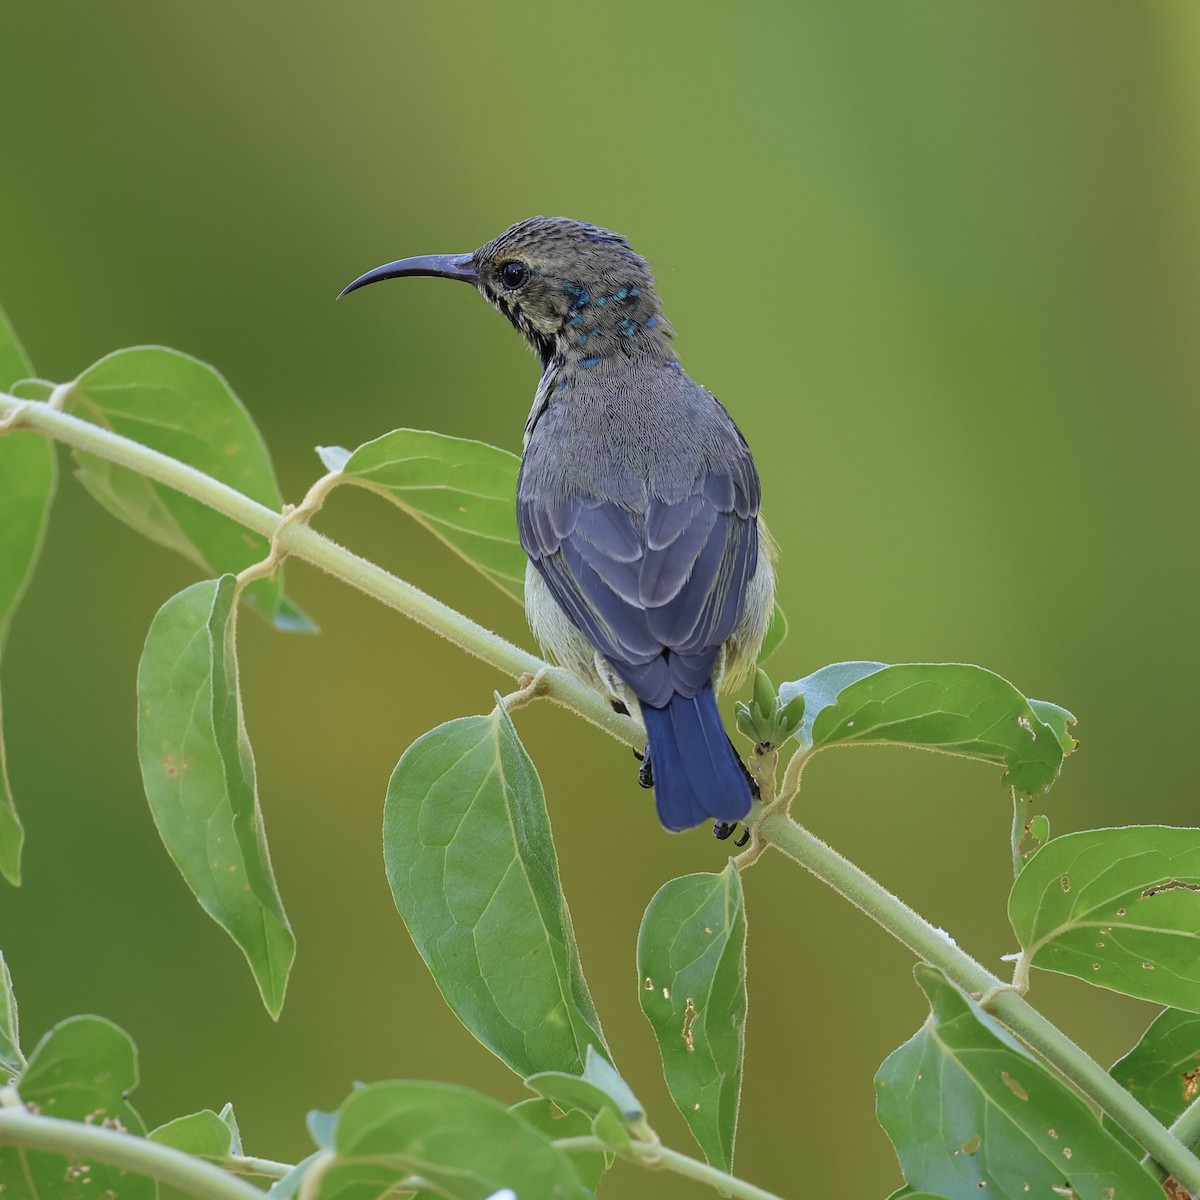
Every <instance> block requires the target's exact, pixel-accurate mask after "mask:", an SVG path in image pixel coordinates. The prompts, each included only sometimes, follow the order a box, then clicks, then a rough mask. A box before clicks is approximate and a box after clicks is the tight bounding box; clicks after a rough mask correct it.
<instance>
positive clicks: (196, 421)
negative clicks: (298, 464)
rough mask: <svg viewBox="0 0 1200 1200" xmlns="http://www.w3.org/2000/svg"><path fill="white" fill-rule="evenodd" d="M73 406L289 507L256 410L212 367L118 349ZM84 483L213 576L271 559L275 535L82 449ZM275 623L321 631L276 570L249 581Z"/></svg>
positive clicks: (74, 391)
mask: <svg viewBox="0 0 1200 1200" xmlns="http://www.w3.org/2000/svg"><path fill="white" fill-rule="evenodd" d="M67 411H68V412H70V413H72V414H73V415H74V416H77V417H81V418H82V419H83V420H85V421H90V422H91V423H92V424H94V425H99V426H101V427H102V428H104V429H111V430H112V431H113V432H114V433H118V434H120V435H121V436H122V437H127V438H131V439H132V440H133V441H136V442H140V443H141V444H142V445H144V446H149V447H151V449H154V450H158V451H160V452H161V453H163V454H167V455H170V457H172V458H176V459H178V460H179V461H180V462H184V463H187V464H188V466H191V467H195V468H196V469H197V470H199V471H203V472H204V474H206V475H211V476H212V477H213V478H214V479H218V480H220V481H221V482H222V483H224V484H228V485H229V486H230V487H232V488H234V489H236V490H237V491H239V492H241V493H242V494H243V495H244V496H249V497H250V499H251V500H257V501H258V502H259V503H260V504H262V505H265V506H266V507H267V508H269V509H271V510H272V511H273V512H280V511H281V510H282V507H283V500H282V497H281V496H280V494H279V485H278V483H276V481H275V468H274V467H273V466H272V465H271V459H270V457H269V455H268V454H267V448H266V446H265V445H264V443H263V440H262V436H261V435H260V434H259V432H258V429H257V427H256V426H255V424H254V422H253V420H252V419H251V417H250V414H249V413H248V412H247V411H246V409H245V408H244V407H243V405H242V402H241V401H240V400H239V399H238V398H237V396H236V395H234V393H233V390H232V389H231V388H230V386H229V384H228V383H227V382H226V381H225V379H224V377H223V376H222V375H220V374H219V373H218V372H217V371H216V370H214V369H213V368H212V367H210V366H208V365H207V364H206V363H202V362H200V361H199V360H198V359H195V358H192V357H191V356H190V355H187V354H181V353H180V352H179V351H178V350H168V349H167V348H166V347H164V346H137V347H135V348H133V349H131V350H118V351H116V352H115V353H113V354H109V355H107V356H106V357H105V358H102V359H100V361H99V362H97V363H94V364H93V365H92V366H90V367H88V369H87V370H86V371H84V373H83V374H82V375H80V376H79V378H78V379H76V380H75V382H74V383H73V384H72V385H71V390H70V394H69V395H68V398H67ZM73 454H74V456H75V461H76V462H77V463H78V465H79V472H78V474H79V479H80V482H81V483H82V484H83V485H84V487H86V488H87V490H88V491H89V492H90V493H91V494H92V496H93V497H94V498H95V499H96V501H97V502H98V503H99V504H100V505H101V506H102V507H104V508H106V509H107V510H108V511H109V512H110V513H112V515H113V516H114V517H116V518H117V519H118V520H120V521H124V522H125V524H126V525H128V526H130V528H132V529H135V530H136V531H137V532H138V533H140V534H142V535H143V536H144V537H148V538H150V540H151V541H155V542H158V543H159V544H160V545H163V546H166V547H168V548H169V549H171V550H175V551H177V552H178V553H180V554H182V555H183V556H184V557H185V558H187V559H190V560H191V561H192V562H194V563H195V564H196V565H197V566H199V567H200V569H201V570H202V571H204V572H205V574H209V575H216V574H221V573H223V572H230V573H236V572H238V571H241V570H242V569H244V568H245V567H248V566H250V565H251V564H252V563H256V562H260V561H261V560H262V559H264V558H266V556H267V553H268V551H269V549H270V547H269V544H268V542H267V539H266V538H265V537H263V536H262V535H261V534H258V533H253V532H251V531H250V530H248V529H246V528H245V527H244V526H242V525H239V524H238V523H237V522H236V521H233V520H231V519H230V518H229V517H225V516H222V515H221V514H220V513H218V512H215V511H214V510H213V509H211V508H209V507H208V506H207V505H205V504H201V503H200V501H198V500H193V499H192V498H191V497H190V496H184V495H182V494H181V493H179V492H177V491H175V490H174V489H172V488H169V487H167V486H166V485H165V484H161V483H156V482H155V481H154V480H152V479H148V478H146V476H144V475H139V474H137V473H136V472H134V471H131V470H129V469H128V468H126V467H120V466H117V465H116V464H114V463H111V462H109V461H107V460H106V459H102V458H98V457H97V456H96V455H94V454H88V453H86V452H85V451H82V450H75V451H73ZM244 597H245V599H246V601H247V603H249V604H250V606H251V607H252V608H254V609H256V610H257V611H258V612H259V613H260V614H262V615H263V616H265V617H266V618H267V620H269V621H271V622H273V623H274V625H275V626H276V628H278V629H284V630H289V631H295V632H311V631H312V630H314V629H315V628H316V626H314V625H313V623H312V621H311V620H310V619H309V618H308V617H307V616H305V614H304V613H302V612H301V611H300V610H299V609H298V608H297V607H296V606H295V605H294V604H293V603H292V602H291V601H290V600H289V599H288V598H287V597H286V596H285V595H284V593H283V572H282V570H279V571H276V572H275V574H274V575H272V576H271V577H269V578H266V579H259V580H256V581H255V582H254V583H252V584H251V585H250V586H249V587H248V588H246V590H245V593H244Z"/></svg>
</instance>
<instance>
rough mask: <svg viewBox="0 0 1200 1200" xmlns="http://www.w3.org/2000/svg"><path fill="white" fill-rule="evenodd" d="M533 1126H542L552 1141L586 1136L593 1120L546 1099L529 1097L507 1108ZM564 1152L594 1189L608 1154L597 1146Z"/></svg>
mask: <svg viewBox="0 0 1200 1200" xmlns="http://www.w3.org/2000/svg"><path fill="white" fill-rule="evenodd" d="M508 1111H509V1112H511V1113H514V1114H515V1115H516V1116H518V1117H520V1118H521V1120H522V1121H527V1122H528V1123H529V1124H530V1125H532V1126H533V1127H534V1129H539V1130H541V1132H542V1133H544V1134H545V1135H546V1136H547V1137H548V1138H549V1139H550V1140H551V1141H555V1140H556V1139H557V1138H569V1137H588V1136H590V1134H591V1132H592V1122H591V1121H590V1120H589V1119H588V1117H586V1116H585V1115H584V1114H583V1113H581V1112H579V1111H578V1110H575V1111H572V1112H559V1110H558V1109H557V1108H555V1107H554V1105H553V1104H551V1103H550V1101H549V1100H543V1099H540V1098H538V1099H530V1100H522V1101H521V1102H520V1103H519V1104H514V1105H513V1106H512V1107H511V1108H510V1109H509V1110H508ZM567 1155H568V1157H569V1158H570V1160H571V1165H572V1166H573V1167H574V1168H575V1173H576V1174H577V1175H578V1176H579V1179H580V1182H581V1183H582V1184H583V1185H584V1187H588V1188H591V1189H593V1190H595V1188H596V1185H597V1184H598V1183H599V1182H600V1179H601V1177H602V1176H603V1175H604V1172H605V1171H607V1170H608V1168H609V1167H610V1166H611V1161H610V1158H609V1156H608V1155H605V1154H603V1153H601V1152H600V1151H598V1150H570V1151H567Z"/></svg>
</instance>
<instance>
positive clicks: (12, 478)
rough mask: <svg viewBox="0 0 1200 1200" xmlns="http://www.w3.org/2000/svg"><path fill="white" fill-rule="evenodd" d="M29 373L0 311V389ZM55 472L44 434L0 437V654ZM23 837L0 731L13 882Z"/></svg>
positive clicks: (2, 828)
mask: <svg viewBox="0 0 1200 1200" xmlns="http://www.w3.org/2000/svg"><path fill="white" fill-rule="evenodd" d="M32 373H33V368H32V367H31V366H30V365H29V360H28V359H27V358H26V357H25V351H24V350H22V349H21V344H20V343H19V342H18V341H17V338H16V334H14V333H13V331H12V327H11V326H10V325H9V324H8V319H7V318H6V317H5V315H4V313H3V311H0V391H7V390H8V389H9V388H11V387H12V385H13V384H14V383H15V382H16V381H17V380H18V379H22V378H24V377H25V376H27V375H30V374H32ZM0 415H2V414H0ZM57 477H58V464H57V461H56V459H55V455H54V445H53V443H51V442H50V440H49V439H48V438H45V437H42V435H41V434H38V433H33V432H31V431H28V430H19V431H17V432H16V433H9V434H5V435H4V436H3V437H0V654H3V650H4V641H5V638H6V637H7V635H8V627H9V624H10V623H11V621H12V616H13V613H14V612H15V611H16V608H17V605H18V604H19V603H20V600H21V597H22V596H23V595H24V594H25V589H26V588H27V587H28V586H29V580H30V577H31V576H32V575H33V568H34V566H35V565H36V564H37V560H38V556H39V555H40V554H41V550H42V541H43V539H44V538H45V534H46V523H47V521H48V520H49V517H50V504H51V501H52V500H53V499H54V489H55V484H56V482H57ZM2 712H3V707H2V706H0V714H2ZM24 840H25V834H24V830H23V829H22V827H21V820H20V818H19V817H18V816H17V806H16V802H15V800H14V799H13V794H12V786H11V785H10V783H9V780H8V763H7V759H6V756H5V749H4V738H3V736H2V734H0V875H3V876H4V877H5V879H7V880H8V881H9V883H11V884H13V885H14V886H15V885H17V884H19V883H20V882H21V846H22V843H23V842H24Z"/></svg>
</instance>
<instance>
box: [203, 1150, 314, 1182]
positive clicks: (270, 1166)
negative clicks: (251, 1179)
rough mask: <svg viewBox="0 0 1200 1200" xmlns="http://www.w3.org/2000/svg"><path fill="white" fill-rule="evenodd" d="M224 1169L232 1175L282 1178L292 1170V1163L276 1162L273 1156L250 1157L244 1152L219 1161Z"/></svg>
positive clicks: (293, 1167)
mask: <svg viewBox="0 0 1200 1200" xmlns="http://www.w3.org/2000/svg"><path fill="white" fill-rule="evenodd" d="M221 1166H222V1167H224V1168H225V1170H226V1171H229V1172H231V1173H232V1174H234V1175H253V1176H257V1177H261V1178H264V1179H282V1178H283V1177H284V1176H285V1175H287V1173H288V1172H289V1171H294V1170H295V1169H296V1168H295V1165H294V1164H293V1163H281V1162H276V1161H275V1160H274V1159H273V1158H252V1157H250V1156H249V1155H246V1154H232V1155H230V1156H229V1157H228V1158H226V1159H224V1160H223V1161H222V1162H221Z"/></svg>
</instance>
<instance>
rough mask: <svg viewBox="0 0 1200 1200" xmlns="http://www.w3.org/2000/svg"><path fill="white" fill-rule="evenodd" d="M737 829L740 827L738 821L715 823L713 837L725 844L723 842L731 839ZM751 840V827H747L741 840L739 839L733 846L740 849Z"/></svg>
mask: <svg viewBox="0 0 1200 1200" xmlns="http://www.w3.org/2000/svg"><path fill="white" fill-rule="evenodd" d="M737 827H738V823H737V822H736V821H714V822H713V837H715V838H716V839H717V841H719V842H723V841H725V839H726V838H728V837H731V836H732V835H733V832H734V830H735V829H737ZM749 840H750V826H749V825H747V826H746V828H745V829H744V830H743V831H742V836H741V837H740V838H738V840H737V841H736V842H734V843H733V844H734V845H735V846H737V847H738V848H739V849H740V848H741V847H742V846H744V845H745V844H746V843H747V842H748V841H749Z"/></svg>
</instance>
